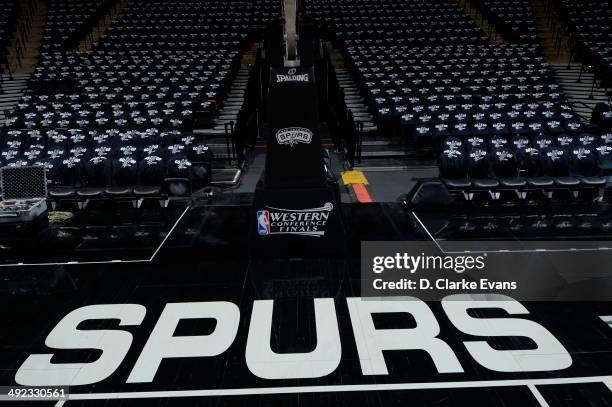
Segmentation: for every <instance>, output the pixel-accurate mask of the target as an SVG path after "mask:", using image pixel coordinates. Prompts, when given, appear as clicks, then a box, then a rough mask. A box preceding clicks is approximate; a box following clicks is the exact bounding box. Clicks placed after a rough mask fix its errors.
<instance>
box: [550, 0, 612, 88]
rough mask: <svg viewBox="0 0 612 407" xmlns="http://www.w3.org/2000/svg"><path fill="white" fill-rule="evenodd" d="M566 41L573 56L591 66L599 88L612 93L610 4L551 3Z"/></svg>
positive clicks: (604, 0) (599, 0)
mask: <svg viewBox="0 0 612 407" xmlns="http://www.w3.org/2000/svg"><path fill="white" fill-rule="evenodd" d="M554 2H555V4H556V7H557V10H558V11H559V14H560V18H561V22H562V23H563V25H564V28H565V31H566V33H567V34H568V35H569V37H570V43H571V48H572V53H573V56H574V57H575V58H576V59H577V60H578V61H580V62H582V63H583V64H584V65H587V66H593V67H594V70H595V76H596V78H597V79H598V80H599V81H601V83H600V85H601V86H602V87H605V88H608V89H612V47H611V46H610V44H612V1H610V0H554Z"/></svg>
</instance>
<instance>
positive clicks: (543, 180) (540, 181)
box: [527, 177, 555, 189]
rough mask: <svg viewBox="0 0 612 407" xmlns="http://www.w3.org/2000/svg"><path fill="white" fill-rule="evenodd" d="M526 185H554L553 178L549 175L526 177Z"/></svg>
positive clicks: (538, 186)
mask: <svg viewBox="0 0 612 407" xmlns="http://www.w3.org/2000/svg"><path fill="white" fill-rule="evenodd" d="M527 185H528V186H530V187H533V188H542V189H544V188H551V187H553V186H554V185H555V180H553V179H552V178H550V177H534V178H527Z"/></svg>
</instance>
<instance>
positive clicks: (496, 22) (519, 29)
mask: <svg viewBox="0 0 612 407" xmlns="http://www.w3.org/2000/svg"><path fill="white" fill-rule="evenodd" d="M473 4H474V6H475V7H476V8H477V9H478V10H479V11H480V12H481V13H482V15H483V16H484V17H485V18H486V19H487V20H488V21H489V22H490V23H491V24H493V26H494V27H495V29H496V30H497V32H498V33H500V34H501V35H502V36H503V37H504V38H505V39H506V40H508V41H512V42H517V43H523V44H532V45H537V44H538V36H537V29H536V25H535V17H534V14H533V1H532V0H474V1H473Z"/></svg>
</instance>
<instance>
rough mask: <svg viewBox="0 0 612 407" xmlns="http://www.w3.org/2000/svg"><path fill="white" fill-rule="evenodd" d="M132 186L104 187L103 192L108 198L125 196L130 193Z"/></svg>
mask: <svg viewBox="0 0 612 407" xmlns="http://www.w3.org/2000/svg"><path fill="white" fill-rule="evenodd" d="M132 191H133V188H130V187H106V188H105V190H104V192H105V193H106V195H107V196H108V197H110V198H125V197H128V196H130V195H132Z"/></svg>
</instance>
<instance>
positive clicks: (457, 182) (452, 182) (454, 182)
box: [442, 178, 472, 189]
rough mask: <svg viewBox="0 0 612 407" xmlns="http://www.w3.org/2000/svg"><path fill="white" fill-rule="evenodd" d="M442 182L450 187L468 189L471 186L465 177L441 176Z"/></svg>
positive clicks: (470, 182)
mask: <svg viewBox="0 0 612 407" xmlns="http://www.w3.org/2000/svg"><path fill="white" fill-rule="evenodd" d="M442 182H444V184H446V186H447V187H448V188H450V189H469V188H470V187H471V186H472V181H470V180H469V179H467V178H461V179H452V178H442Z"/></svg>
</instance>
